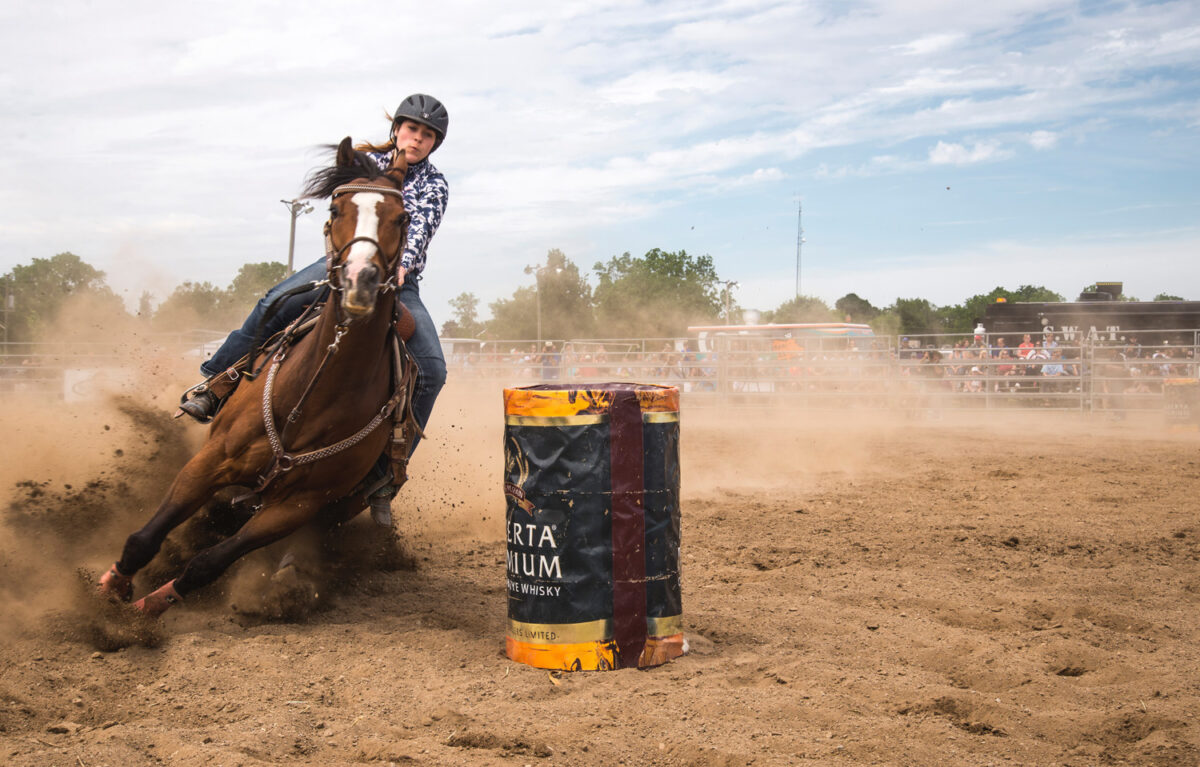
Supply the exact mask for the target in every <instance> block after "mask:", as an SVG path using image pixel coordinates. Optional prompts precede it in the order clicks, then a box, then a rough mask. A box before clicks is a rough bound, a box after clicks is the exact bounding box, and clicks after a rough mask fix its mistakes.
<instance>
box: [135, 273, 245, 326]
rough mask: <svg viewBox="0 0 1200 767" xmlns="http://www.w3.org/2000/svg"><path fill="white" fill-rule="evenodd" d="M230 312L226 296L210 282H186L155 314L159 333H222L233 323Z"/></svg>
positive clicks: (223, 291)
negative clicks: (219, 331) (202, 330)
mask: <svg viewBox="0 0 1200 767" xmlns="http://www.w3.org/2000/svg"><path fill="white" fill-rule="evenodd" d="M235 316H236V315H235V313H233V312H231V311H229V293H228V291H225V290H222V289H221V288H218V287H216V286H215V285H213V284H212V283H211V282H185V283H183V284H182V285H180V286H179V287H177V288H175V290H174V292H172V293H171V295H169V296H167V300H165V301H163V302H162V305H161V306H159V307H158V311H157V312H155V313H154V324H155V326H156V327H157V328H158V329H159V330H176V331H179V330H192V329H195V328H206V329H209V330H221V329H225V328H228V327H229V326H231V325H233V324H236V323H237V322H238V319H233V318H234V317H235Z"/></svg>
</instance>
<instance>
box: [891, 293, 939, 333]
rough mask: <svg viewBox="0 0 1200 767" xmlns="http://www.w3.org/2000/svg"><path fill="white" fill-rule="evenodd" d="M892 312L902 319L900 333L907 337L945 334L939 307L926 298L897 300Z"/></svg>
mask: <svg viewBox="0 0 1200 767" xmlns="http://www.w3.org/2000/svg"><path fill="white" fill-rule="evenodd" d="M892 310H893V311H894V312H895V313H896V316H897V317H899V319H900V327H899V332H900V333H902V334H904V335H906V336H920V335H936V334H940V333H942V332H944V327H943V325H942V318H941V317H940V316H939V313H938V309H937V307H936V306H934V305H933V304H931V303H929V301H927V300H926V299H924V298H897V299H896V303H895V304H894V305H893V306H892Z"/></svg>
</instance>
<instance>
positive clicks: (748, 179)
mask: <svg viewBox="0 0 1200 767" xmlns="http://www.w3.org/2000/svg"><path fill="white" fill-rule="evenodd" d="M783 178H784V174H783V171H781V170H780V169H779V168H755V169H754V172H753V173H747V174H746V175H744V176H738V177H737V178H735V179H734V180H733V181H730V182H729V186H735V187H741V186H753V185H756V184H762V183H765V182H768V181H782V180H783Z"/></svg>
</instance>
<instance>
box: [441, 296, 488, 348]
mask: <svg viewBox="0 0 1200 767" xmlns="http://www.w3.org/2000/svg"><path fill="white" fill-rule="evenodd" d="M450 307H451V308H452V309H453V310H454V318H453V319H449V320H446V322H444V323H442V336H443V337H445V338H478V337H479V335H480V334H482V333H483V331H484V325H483V323H481V322H480V321H479V317H478V309H479V299H478V298H476V297H475V294H474V293H459V294H458V295H457V296H455V297H454V298H452V299H450Z"/></svg>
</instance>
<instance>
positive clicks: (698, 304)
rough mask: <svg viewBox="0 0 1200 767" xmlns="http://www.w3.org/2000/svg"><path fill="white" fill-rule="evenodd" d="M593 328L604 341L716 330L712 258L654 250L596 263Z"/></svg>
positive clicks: (717, 306)
mask: <svg viewBox="0 0 1200 767" xmlns="http://www.w3.org/2000/svg"><path fill="white" fill-rule="evenodd" d="M593 270H594V271H595V273H596V276H597V277H598V281H599V284H598V285H597V286H596V291H595V306H596V326H597V332H598V333H599V334H600V335H602V336H607V337H615V336H641V337H647V338H653V337H660V338H661V337H678V336H682V335H684V334H686V333H687V328H688V325H691V324H705V325H709V324H714V322H715V320H716V319H717V318H718V317H719V316H720V314H721V309H722V302H721V295H720V291H719V290H718V288H717V285H718V278H717V272H716V270H715V269H714V268H713V261H712V257H711V256H707V255H704V256H696V257H693V256H690V255H688V253H687V251H684V250H680V251H678V252H675V253H672V252H668V251H664V250H661V249H659V248H654V249H653V250H650V251H648V252H647V253H646V255H644V256H641V257H639V258H635V257H633V256H631V255H630V254H629V253H624V254H622V255H620V256H615V257H613V258H611V259H609V261H608V263H597V264H596V265H595V266H594V267H593Z"/></svg>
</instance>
